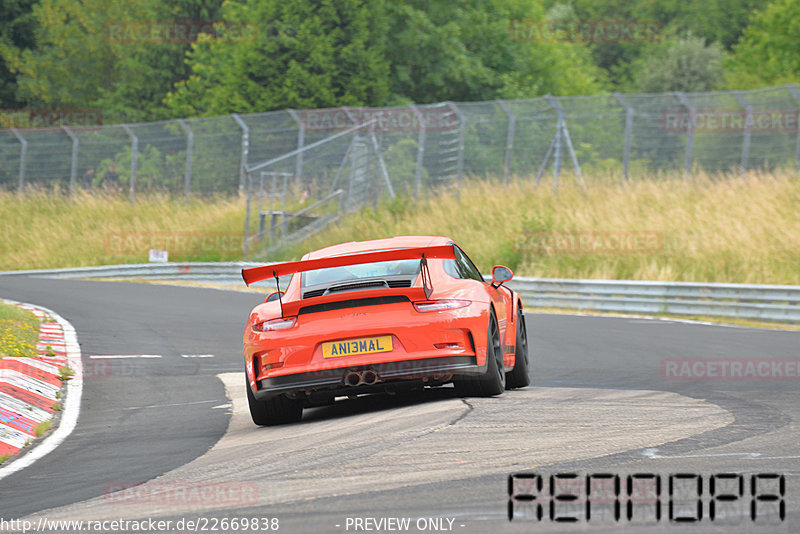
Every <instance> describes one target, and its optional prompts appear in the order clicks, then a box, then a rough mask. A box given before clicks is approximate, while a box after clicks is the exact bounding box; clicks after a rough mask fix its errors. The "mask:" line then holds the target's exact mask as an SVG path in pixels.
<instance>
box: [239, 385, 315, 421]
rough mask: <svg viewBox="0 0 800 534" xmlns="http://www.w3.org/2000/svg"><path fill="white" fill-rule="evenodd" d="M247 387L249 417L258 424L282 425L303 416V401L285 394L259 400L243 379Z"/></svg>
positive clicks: (298, 419)
mask: <svg viewBox="0 0 800 534" xmlns="http://www.w3.org/2000/svg"><path fill="white" fill-rule="evenodd" d="M244 387H245V389H247V404H248V405H249V406H250V417H252V418H253V422H254V423H255V424H257V425H259V426H273V425H284V424H286V423H296V422H298V421H300V419H301V418H302V417H303V401H298V400H295V399H290V398H289V397H287V396H286V395H278V396H277V397H272V398H271V399H268V400H265V401H260V400H257V399H256V398H255V396H253V392H252V391H251V390H250V384H249V383H248V382H247V380H246V379H245V384H244Z"/></svg>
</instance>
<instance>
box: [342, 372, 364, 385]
mask: <svg viewBox="0 0 800 534" xmlns="http://www.w3.org/2000/svg"><path fill="white" fill-rule="evenodd" d="M363 383H364V379H363V378H362V376H361V373H359V372H356V371H349V372H347V373H345V375H344V384H345V385H346V386H351V387H355V386H360V385H361V384H363Z"/></svg>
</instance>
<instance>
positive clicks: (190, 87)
mask: <svg viewBox="0 0 800 534" xmlns="http://www.w3.org/2000/svg"><path fill="white" fill-rule="evenodd" d="M225 19H226V20H228V21H231V22H234V23H250V21H269V24H268V25H267V27H266V29H264V28H262V27H261V26H260V25H258V27H257V28H258V29H259V30H260V31H258V32H256V34H255V36H254V39H253V40H252V41H247V40H242V41H239V42H230V41H226V40H225V39H220V38H210V37H207V38H204V39H201V40H199V42H198V43H197V44H195V45H194V46H193V48H192V50H191V52H190V53H189V55H188V59H187V61H188V64H189V67H190V69H191V75H190V76H189V78H188V79H187V80H186V81H184V82H180V83H178V84H177V85H176V86H175V90H174V91H172V92H171V93H170V95H169V96H168V98H167V104H168V105H169V107H170V109H171V110H172V112H173V113H175V114H177V115H219V114H222V113H230V112H261V111H269V110H275V109H284V108H313V107H334V106H342V105H345V106H362V105H366V106H371V105H373V106H374V105H380V104H383V103H384V102H385V101H386V98H387V94H388V86H389V83H388V74H389V68H388V62H387V60H386V35H387V25H386V15H385V9H384V5H383V2H382V0H370V1H368V0H338V1H325V2H321V3H320V2H316V1H313V0H295V1H292V2H285V1H281V0H263V1H255V0H245V2H244V3H236V2H230V3H227V4H226V5H225Z"/></svg>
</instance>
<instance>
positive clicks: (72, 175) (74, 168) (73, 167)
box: [61, 126, 78, 195]
mask: <svg viewBox="0 0 800 534" xmlns="http://www.w3.org/2000/svg"><path fill="white" fill-rule="evenodd" d="M61 128H62V129H63V130H64V131H65V132H66V133H67V135H68V136H69V138H70V139H72V163H71V164H70V167H69V194H70V195H74V194H75V179H76V176H77V174H78V136H77V135H75V132H73V131H72V130H70V129H69V126H62V127H61Z"/></svg>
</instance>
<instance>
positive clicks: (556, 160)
mask: <svg viewBox="0 0 800 534" xmlns="http://www.w3.org/2000/svg"><path fill="white" fill-rule="evenodd" d="M546 98H547V101H548V102H549V103H550V105H551V106H552V107H553V109H555V110H556V113H558V122H557V124H556V137H555V154H554V156H553V193H556V192H558V177H559V175H560V174H561V137H562V135H563V133H564V130H563V128H564V110H563V109H562V108H561V105H560V104H559V103H558V100H556V99H555V98H554V97H553V95H551V94H550V93H548V94H547V96H546Z"/></svg>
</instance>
